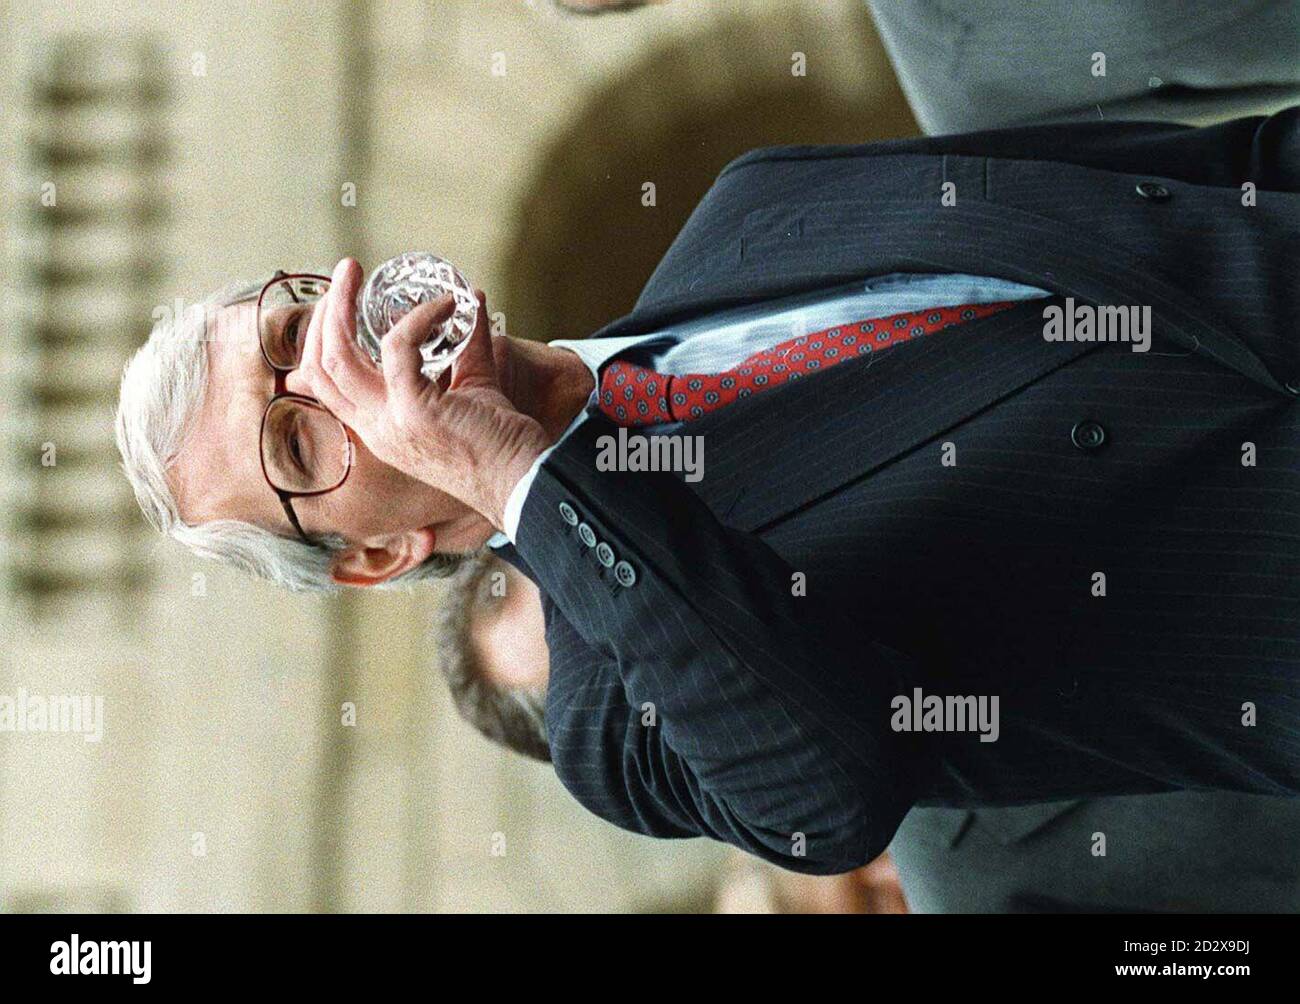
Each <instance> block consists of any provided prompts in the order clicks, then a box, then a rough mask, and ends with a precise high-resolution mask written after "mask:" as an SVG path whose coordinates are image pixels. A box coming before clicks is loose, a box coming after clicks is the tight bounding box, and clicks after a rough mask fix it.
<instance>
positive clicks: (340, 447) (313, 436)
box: [261, 397, 352, 492]
mask: <svg viewBox="0 0 1300 1004" xmlns="http://www.w3.org/2000/svg"><path fill="white" fill-rule="evenodd" d="M261 449H262V465H263V467H264V468H265V469H266V477H267V480H269V481H270V482H271V485H272V486H273V487H275V488H278V489H280V490H281V491H286V492H326V491H329V490H330V489H331V488H337V487H338V486H339V485H341V484H342V483H343V479H344V478H345V477H347V473H348V468H349V467H350V466H351V463H352V443H351V442H350V441H349V440H348V434H347V432H346V431H345V430H344V428H343V423H341V422H340V421H339V420H338V419H337V418H335V417H334V416H333V415H331V414H330V413H329V412H328V411H326V410H325V409H324V408H322V407H321V406H320V405H316V404H308V403H307V402H305V401H299V400H296V399H295V398H285V397H282V398H279V399H278V400H276V401H275V402H274V403H273V404H272V405H271V407H270V408H269V409H268V410H267V412H266V420H265V421H264V422H263V423H262V444H261Z"/></svg>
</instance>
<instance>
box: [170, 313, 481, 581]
mask: <svg viewBox="0 0 1300 1004" xmlns="http://www.w3.org/2000/svg"><path fill="white" fill-rule="evenodd" d="M256 313H257V311H256V305H255V304H253V303H241V304H236V305H234V306H231V307H226V308H224V309H223V310H222V311H220V312H219V313H218V315H216V316H214V317H213V318H210V319H209V324H208V331H209V338H208V341H207V350H208V386H207V391H206V394H205V396H204V402H203V407H202V409H201V411H200V413H199V415H198V418H197V421H196V423H195V425H194V427H193V429H192V431H191V434H190V438H189V440H188V442H187V445H186V447H185V448H184V449H183V450H182V451H181V455H180V457H179V459H178V460H177V463H176V466H175V468H174V470H173V473H172V478H173V483H172V487H173V490H174V491H175V493H176V499H177V504H178V507H179V509H180V514H181V518H182V519H184V520H185V522H186V523H190V524H195V523H205V522H209V521H211V520H216V519H237V520H242V521H244V522H247V523H253V524H255V525H257V526H260V527H262V528H263V529H266V530H269V531H271V532H272V533H275V534H278V535H280V536H284V537H296V536H297V535H296V534H295V532H294V530H293V527H292V525H291V524H290V523H289V520H288V518H287V517H286V516H285V513H284V510H283V508H281V506H280V502H279V500H278V499H277V498H276V495H275V493H274V492H273V491H272V490H271V487H270V486H269V485H268V484H267V483H266V479H265V478H264V477H263V474H262V467H261V461H260V458H259V455H258V431H259V428H260V425H261V420H262V411H263V409H264V408H265V407H266V403H267V401H268V400H270V398H271V395H272V393H273V391H274V378H273V375H272V372H271V369H270V367H269V366H268V365H267V364H266V361H265V360H264V359H263V358H262V354H261V351H260V349H259V347H258V342H257V333H256ZM286 389H287V390H289V391H291V392H294V393H299V394H307V395H309V396H310V395H311V389H310V388H309V387H308V386H307V383H306V381H305V380H303V379H302V378H301V377H300V376H299V374H298V373H297V372H291V373H290V374H289V375H288V379H287V387H286ZM354 440H355V457H354V460H353V465H352V470H351V473H350V474H349V475H348V478H347V480H346V481H345V482H344V483H343V484H342V485H341V486H340V487H339V488H338V489H336V490H335V491H332V492H329V493H328V494H325V495H319V496H316V497H312V498H299V499H294V500H293V507H294V511H295V512H296V513H297V516H298V519H299V522H301V523H302V527H303V530H304V531H305V532H306V533H307V534H308V535H309V536H312V537H315V536H316V535H319V534H328V533H333V534H338V535H340V536H342V537H343V538H344V539H345V540H346V541H347V542H348V545H349V547H348V550H347V551H346V552H344V554H343V556H342V557H341V558H340V559H339V560H338V561H337V562H336V569H335V574H336V577H337V578H339V580H340V581H344V582H349V583H351V584H354V585H368V584H373V583H375V582H379V581H383V580H384V579H387V578H391V577H392V576H394V575H400V574H401V573H402V572H404V571H407V570H408V569H410V568H413V567H415V566H416V565H418V564H420V563H421V562H422V561H424V560H425V558H427V557H428V556H429V554H431V553H432V552H433V551H434V550H438V551H443V552H461V551H468V550H472V549H473V548H476V547H478V546H480V545H481V544H483V543H484V542H485V541H486V540H487V539H488V537H489V536H491V534H492V528H491V526H490V525H489V524H488V522H487V521H486V520H484V519H483V518H482V517H481V516H480V515H478V514H477V513H475V512H473V511H472V510H470V509H469V508H467V507H466V506H464V505H463V504H462V503H460V502H459V501H458V500H456V499H454V498H452V497H451V496H449V495H446V494H444V493H442V492H439V491H437V490H436V489H433V488H431V487H430V486H428V485H426V484H424V483H422V482H419V481H416V480H414V479H413V478H410V477H408V476H407V475H405V474H403V473H402V472H400V471H398V470H395V469H394V468H392V467H389V466H387V465H386V464H383V463H381V462H380V461H379V460H377V459H376V458H375V456H374V455H373V454H372V453H371V452H370V451H369V450H367V449H366V448H365V446H364V444H362V443H361V441H360V439H359V438H355V437H354Z"/></svg>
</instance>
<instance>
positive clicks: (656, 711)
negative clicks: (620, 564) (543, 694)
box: [517, 418, 916, 873]
mask: <svg viewBox="0 0 1300 1004" xmlns="http://www.w3.org/2000/svg"><path fill="white" fill-rule="evenodd" d="M614 431H616V430H615V429H614V427H613V426H612V425H611V424H610V423H608V422H607V421H605V420H604V419H600V418H592V419H590V420H589V421H587V422H586V423H584V425H582V426H581V427H579V429H577V430H576V431H575V432H574V433H573V435H572V436H571V437H570V438H569V440H567V441H566V442H565V443H564V445H563V446H562V447H561V448H560V449H558V450H557V451H556V452H555V453H553V454H552V455H551V457H550V458H548V460H547V461H546V463H545V464H543V465H542V467H541V468H540V469H539V472H538V476H537V478H536V480H535V482H534V483H533V487H532V489H531V491H530V493H529V496H528V499H527V501H526V502H525V504H524V508H523V514H522V518H521V520H520V526H519V534H518V541H517V548H518V551H519V553H520V555H521V556H522V557H523V558H524V560H525V561H526V562H527V563H528V565H529V567H530V568H531V569H532V570H533V572H534V574H535V575H536V577H537V579H538V581H539V583H540V584H541V586H542V588H543V590H544V592H545V593H546V594H547V595H548V596H549V598H550V601H551V603H552V604H553V607H552V608H550V609H549V611H548V631H547V640H548V644H549V646H550V648H551V680H550V688H549V696H548V702H547V731H548V736H549V741H550V745H551V755H552V759H553V761H554V763H555V767H556V771H557V773H558V774H559V777H560V779H561V781H562V782H563V783H564V784H565V786H566V787H567V788H568V789H569V790H570V791H571V792H572V793H573V794H574V796H575V797H577V799H578V800H579V801H580V802H582V803H583V804H584V805H585V806H587V807H588V808H589V809H591V810H592V811H594V812H596V813H597V814H598V815H600V816H602V817H604V818H606V819H608V820H610V821H611V822H614V823H616V824H618V825H620V826H623V827H625V828H627V829H631V830H635V831H637V832H641V833H648V834H652V835H656V836H689V835H696V834H703V835H708V836H712V837H715V838H717V839H721V840H725V841H727V842H728V843H731V844H733V845H735V846H737V847H740V848H742V849H744V850H747V851H749V852H751V853H753V854H756V855H758V856H760V857H763V858H765V859H767V860H769V861H773V862H776V863H778V864H781V865H783V866H784V867H787V868H791V869H794V870H798V871H806V872H813V873H834V872H841V871H846V870H849V869H851V868H854V867H857V866H859V865H861V864H863V863H865V862H867V861H869V860H871V859H872V858H874V857H875V856H876V855H877V854H879V853H880V852H881V851H882V850H884V848H885V847H886V846H887V844H888V842H889V840H890V838H891V837H892V835H893V832H894V830H895V829H896V827H897V825H898V823H899V822H900V820H901V819H902V817H903V815H904V813H905V812H906V811H907V808H908V804H909V801H910V799H909V798H908V790H909V783H908V779H909V776H910V774H911V772H912V771H913V770H914V769H915V767H916V764H915V762H914V761H913V760H912V759H911V755H912V754H911V751H910V750H908V749H905V748H904V745H903V742H902V740H901V739H900V737H899V735H898V734H896V733H893V732H892V731H890V728H889V720H890V715H891V708H890V701H891V699H892V698H893V696H894V695H896V694H899V693H901V692H902V690H901V688H902V686H903V683H902V679H903V675H904V667H903V665H902V663H901V661H900V659H899V657H898V656H897V655H896V654H894V653H891V652H889V651H888V650H886V649H884V648H883V647H881V646H878V645H875V644H873V643H872V642H871V641H870V640H869V639H870V621H869V618H867V617H865V616H864V614H863V611H864V610H866V609H868V608H867V605H866V604H865V603H862V602H861V597H835V596H827V595H822V594H818V593H817V584H816V582H813V583H810V584H809V585H808V590H807V592H808V595H806V596H805V595H796V594H798V593H801V592H802V590H800V589H798V588H796V580H795V579H794V576H795V573H796V572H797V571H798V570H797V569H794V568H792V567H791V566H790V565H789V564H788V563H787V562H785V561H784V560H782V558H781V557H780V556H778V555H777V554H776V553H775V552H774V551H773V550H772V549H771V548H770V547H769V546H767V545H766V544H765V543H764V542H763V541H762V540H761V539H760V538H758V537H757V536H755V535H752V534H747V533H743V532H740V531H737V530H735V529H733V528H730V527H727V526H725V525H723V524H722V523H721V522H720V521H719V520H718V519H717V518H716V517H715V516H714V515H713V513H712V512H710V511H709V509H708V508H707V507H706V506H705V505H704V503H703V502H702V501H701V500H700V499H699V498H698V497H697V496H696V495H695V494H694V493H693V492H692V491H691V490H690V489H689V488H688V487H687V486H686V485H684V484H683V483H682V482H680V481H678V480H677V478H676V477H675V476H674V475H672V474H667V473H651V472H609V471H597V470H596V467H595V457H596V452H597V449H598V446H597V443H598V440H599V437H600V436H601V435H603V434H610V433H612V432H614ZM561 503H567V504H568V505H569V506H572V508H573V509H574V510H575V511H576V513H577V515H578V518H579V520H580V525H581V524H586V525H587V526H589V527H590V528H591V529H592V530H593V531H594V533H595V536H596V538H597V539H598V540H599V541H604V542H606V543H607V544H608V545H609V546H610V547H612V548H613V551H614V554H615V557H616V558H617V560H618V561H625V562H627V563H628V564H629V565H630V566H631V567H632V569H633V570H634V571H635V574H636V581H635V583H634V584H633V585H631V586H624V585H620V584H619V582H618V581H617V580H616V577H615V574H614V572H613V570H612V569H610V568H606V567H605V566H604V565H602V564H601V562H600V561H599V560H598V558H597V555H596V548H594V547H588V546H587V545H585V544H584V543H583V542H582V540H581V539H580V537H579V535H578V527H574V526H571V525H569V523H568V522H566V520H565V519H564V518H563V516H562V515H561V511H560V508H561ZM865 580H866V577H865V575H864V588H865V585H866V582H865Z"/></svg>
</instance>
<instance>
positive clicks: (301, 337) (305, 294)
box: [257, 277, 330, 370]
mask: <svg viewBox="0 0 1300 1004" xmlns="http://www.w3.org/2000/svg"><path fill="white" fill-rule="evenodd" d="M329 288H330V284H329V283H328V282H327V281H325V280H323V279H315V278H310V277H309V278H298V279H281V280H279V281H278V282H273V283H271V285H269V286H267V287H266V292H265V293H264V294H263V296H262V302H261V305H260V306H259V307H258V310H257V336H258V338H260V339H261V340H262V351H263V352H264V353H266V359H267V361H268V362H269V363H270V364H271V365H272V366H274V367H275V368H276V369H282V370H291V369H293V368H294V367H295V366H297V365H298V360H299V359H301V358H302V343H303V342H304V341H305V340H306V338H307V325H308V324H310V323H311V315H312V311H314V310H315V309H316V304H317V303H318V302H320V298H321V297H322V296H324V295H325V293H326V292H328V290H329Z"/></svg>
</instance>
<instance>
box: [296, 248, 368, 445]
mask: <svg viewBox="0 0 1300 1004" xmlns="http://www.w3.org/2000/svg"><path fill="white" fill-rule="evenodd" d="M340 264H342V263H340ZM337 271H338V269H337V268H336V269H335V272H337ZM333 288H334V287H333V284H332V282H331V287H330V289H331V292H332V291H333ZM333 309H334V297H333V296H331V295H328V294H327V295H326V296H325V298H324V299H322V300H321V301H320V302H318V303H317V304H316V309H315V310H313V311H312V314H311V321H309V322H308V324H307V336H306V338H305V339H304V341H303V345H302V355H301V356H300V357H299V360H298V368H297V370H295V371H294V372H293V373H291V374H290V377H291V378H294V380H293V383H291V384H290V388H289V389H290V390H300V391H302V392H304V393H307V394H310V395H312V396H314V397H316V398H317V399H318V400H319V401H320V402H321V404H323V405H325V407H326V408H328V409H329V410H330V411H332V412H333V413H334V414H335V415H336V416H338V418H340V419H341V420H342V421H343V422H344V423H345V424H346V425H353V419H354V417H355V416H354V409H353V407H352V403H351V402H350V401H349V400H348V399H347V398H346V397H345V396H344V395H343V394H342V393H341V392H340V391H339V389H338V387H336V386H335V384H334V380H333V378H331V377H330V375H329V374H328V373H326V372H325V368H324V366H323V365H322V364H321V353H322V349H323V342H324V332H325V329H326V327H327V326H328V325H330V324H332V318H331V313H332V311H333ZM298 380H301V381H303V382H304V383H305V385H306V386H297V387H295V386H294V384H296V383H297V382H298Z"/></svg>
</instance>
